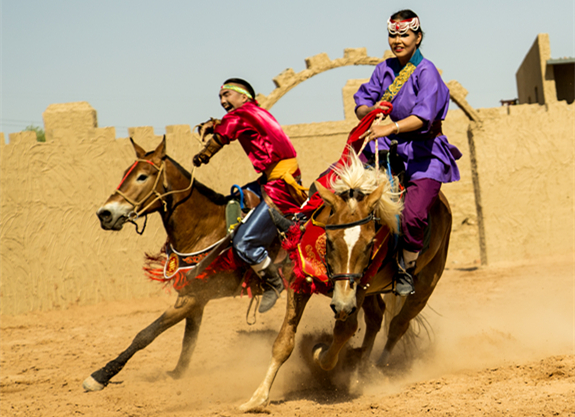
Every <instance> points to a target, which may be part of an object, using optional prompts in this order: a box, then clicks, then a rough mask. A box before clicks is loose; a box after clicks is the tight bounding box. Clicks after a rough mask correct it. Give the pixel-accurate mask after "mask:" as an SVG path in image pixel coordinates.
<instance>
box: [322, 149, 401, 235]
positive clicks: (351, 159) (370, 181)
mask: <svg viewBox="0 0 575 417" xmlns="http://www.w3.org/2000/svg"><path fill="white" fill-rule="evenodd" d="M334 172H335V173H336V174H337V178H336V179H335V180H334V181H333V182H332V184H330V186H331V188H332V189H333V190H334V192H335V193H336V194H343V193H345V192H346V191H349V190H358V191H361V192H362V193H363V194H371V193H372V192H373V191H375V189H376V188H377V187H379V186H380V185H381V184H384V186H383V187H384V188H383V193H382V195H381V198H380V200H379V203H378V206H377V208H376V210H375V214H376V216H377V217H379V218H380V219H381V220H380V222H381V223H382V224H385V225H387V226H388V227H389V228H390V229H391V230H393V231H394V232H395V233H397V232H398V222H397V217H396V216H397V215H400V214H401V210H402V209H403V204H402V202H401V201H400V198H399V197H400V195H401V193H400V192H399V187H398V185H399V180H398V179H397V178H395V179H394V181H393V183H394V184H393V186H392V184H391V183H390V181H389V178H388V176H387V174H386V173H385V172H383V171H380V170H376V169H374V168H372V167H364V165H363V163H362V162H361V160H360V159H359V157H358V156H357V154H356V153H355V151H354V150H353V149H350V152H349V156H348V161H347V163H346V164H344V165H338V166H336V167H335V168H334ZM348 204H349V205H350V206H351V208H352V209H354V206H355V205H356V204H357V200H355V199H354V198H350V199H349V200H348Z"/></svg>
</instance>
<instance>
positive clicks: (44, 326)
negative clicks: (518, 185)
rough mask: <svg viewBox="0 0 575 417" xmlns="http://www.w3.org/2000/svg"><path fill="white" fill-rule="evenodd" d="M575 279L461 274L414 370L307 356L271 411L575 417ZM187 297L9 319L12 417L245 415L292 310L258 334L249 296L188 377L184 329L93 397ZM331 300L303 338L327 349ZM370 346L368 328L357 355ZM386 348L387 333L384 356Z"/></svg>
mask: <svg viewBox="0 0 575 417" xmlns="http://www.w3.org/2000/svg"><path fill="white" fill-rule="evenodd" d="M574 276H575V275H574V264H573V260H572V259H550V260H547V261H546V262H539V263H536V264H535V263H533V264H527V263H523V264H519V265H517V264H516V265H506V266H498V267H486V268H479V269H472V268H470V269H468V270H463V269H460V270H456V269H452V270H447V271H446V272H445V274H444V276H443V278H442V281H441V282H440V283H439V285H438V288H437V290H436V293H435V294H434V296H433V297H432V299H431V302H430V306H429V307H428V308H426V309H425V310H424V311H425V317H426V318H427V320H428V321H429V323H430V325H431V327H432V329H433V332H432V337H431V341H426V339H425V338H423V337H422V339H421V346H422V350H420V351H419V352H418V353H417V354H416V356H415V358H414V359H413V360H412V361H411V362H409V363H408V362H406V361H405V360H404V359H405V357H406V353H405V351H401V350H398V352H397V355H396V362H397V364H398V365H397V366H395V367H394V368H392V369H389V370H387V371H386V372H385V373H376V372H373V373H372V374H370V375H369V376H366V377H363V378H360V377H359V376H358V375H357V374H356V373H355V372H349V373H340V374H339V375H336V376H335V377H334V378H332V380H331V381H332V383H331V384H327V383H325V382H324V383H323V384H322V383H320V382H318V380H317V379H315V378H314V377H313V376H312V373H310V370H309V368H308V366H307V365H306V362H305V361H304V360H303V359H302V357H303V356H305V355H304V353H306V352H304V351H303V350H302V349H301V348H299V347H298V348H297V349H296V351H295V352H294V354H293V355H292V357H291V358H290V360H289V361H288V362H287V363H286V365H285V366H284V368H282V370H281V371H280V374H279V376H278V378H277V380H276V383H275V385H274V388H273V390H272V393H271V404H270V405H269V406H268V408H267V409H266V411H265V412H264V413H268V414H271V415H274V416H312V415H313V416H372V415H383V416H392V415H401V416H530V417H531V416H574V415H575V356H574V328H575V320H574ZM174 298H175V297H174V294H162V295H160V296H158V297H156V298H151V299H143V300H132V301H128V302H122V303H120V302H114V303H103V304H99V305H95V306H89V307H74V308H71V309H69V310H65V311H54V312H48V313H34V314H26V315H21V316H16V317H2V321H1V344H0V347H1V358H0V362H1V381H0V382H1V402H0V412H1V415H2V417H4V416H50V417H52V416H82V415H84V416H100V417H116V416H166V417H171V416H174V417H181V416H233V415H241V414H242V413H240V412H239V411H238V410H237V407H238V406H239V405H240V404H241V403H243V402H244V401H246V400H247V399H249V397H250V396H251V394H252V392H253V390H254V389H255V388H256V387H257V385H258V383H259V381H260V379H261V378H262V377H263V374H264V372H265V369H266V366H267V363H268V359H269V357H270V348H271V344H272V342H273V339H274V337H275V334H276V332H277V330H278V329H279V325H280V323H281V320H282V316H283V308H282V307H280V306H278V307H275V308H274V309H273V310H272V311H271V312H269V313H267V314H266V315H263V316H262V315H260V316H258V321H257V323H256V324H255V325H253V326H248V325H247V324H246V322H245V313H246V308H247V305H248V301H247V299H246V298H235V299H232V298H228V299H223V300H217V301H214V302H211V303H210V304H209V305H208V308H207V310H206V314H205V316H204V322H203V327H202V330H201V332H200V336H199V341H198V346H197V348H196V352H195V354H194V358H193V359H192V363H191V366H190V370H189V372H188V374H187V376H186V377H184V378H183V379H181V380H173V379H171V378H169V377H168V376H166V371H168V370H170V369H172V368H173V367H174V366H175V364H176V361H177V358H178V356H179V349H180V344H181V337H182V334H183V327H182V324H180V325H178V326H176V327H174V328H172V329H170V330H169V331H167V332H166V333H165V334H163V335H162V336H161V337H160V338H158V339H157V340H156V341H155V342H154V343H152V345H150V346H149V347H148V348H147V349H146V350H144V351H142V352H140V353H138V354H137V355H136V356H135V357H134V358H133V359H132V360H131V362H129V363H128V365H127V366H126V368H125V369H124V370H123V371H122V372H121V373H120V374H118V375H117V376H116V377H115V378H114V379H113V383H112V384H110V385H109V386H108V387H107V388H106V389H105V390H103V391H100V392H96V393H84V392H83V390H82V387H81V384H82V381H83V380H84V378H85V377H87V376H88V375H89V374H90V373H92V372H93V371H95V370H96V369H98V368H100V367H101V366H103V365H104V364H105V363H106V362H107V361H109V360H111V359H113V358H114V357H115V356H116V355H117V354H119V353H120V352H121V351H122V350H123V349H125V348H126V347H127V346H128V345H129V343H130V341H131V340H132V338H133V337H134V336H135V335H136V333H137V332H138V331H139V330H141V329H142V328H144V327H145V326H146V325H147V324H149V323H150V322H151V321H153V320H154V319H155V318H156V317H158V316H159V315H160V314H161V312H162V311H163V310H164V309H165V308H166V307H167V306H168V305H170V304H171V303H172V302H173V300H174ZM284 299H285V296H284ZM328 302H329V300H328V299H327V298H324V297H319V296H318V297H316V298H313V299H312V300H311V301H310V305H309V307H308V310H307V312H306V313H307V314H306V315H305V316H304V319H303V321H302V324H301V326H300V331H299V333H298V340H299V341H301V340H312V341H315V340H316V339H318V338H319V334H320V333H322V332H323V331H326V330H329V329H330V328H331V326H332V325H333V319H332V314H331V311H330V310H329V307H328ZM280 304H283V303H280ZM362 327H363V326H362ZM361 337H362V330H361V329H360V332H359V333H358V335H356V336H355V337H354V338H353V339H352V341H351V345H352V346H358V345H359V344H360V342H361ZM383 343H384V337H383V336H381V337H380V340H378V342H377V351H376V353H377V354H378V353H379V352H381V347H382V345H383Z"/></svg>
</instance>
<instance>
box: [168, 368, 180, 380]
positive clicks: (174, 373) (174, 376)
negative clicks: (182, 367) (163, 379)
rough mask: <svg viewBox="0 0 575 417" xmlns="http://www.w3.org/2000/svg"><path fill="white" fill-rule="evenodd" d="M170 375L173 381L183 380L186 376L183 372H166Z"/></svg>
mask: <svg viewBox="0 0 575 417" xmlns="http://www.w3.org/2000/svg"><path fill="white" fill-rule="evenodd" d="M166 373H167V374H168V376H169V377H170V378H172V379H180V378H182V376H184V375H183V374H184V373H183V372H180V371H176V370H175V369H174V370H173V371H167V372H166Z"/></svg>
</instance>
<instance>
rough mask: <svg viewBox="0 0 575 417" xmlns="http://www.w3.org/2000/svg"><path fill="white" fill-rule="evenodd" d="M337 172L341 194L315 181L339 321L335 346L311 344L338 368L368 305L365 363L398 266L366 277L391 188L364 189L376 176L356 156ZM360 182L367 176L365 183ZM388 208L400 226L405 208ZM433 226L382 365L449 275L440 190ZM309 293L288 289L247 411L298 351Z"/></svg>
mask: <svg viewBox="0 0 575 417" xmlns="http://www.w3.org/2000/svg"><path fill="white" fill-rule="evenodd" d="M338 174H339V177H340V183H336V184H335V187H334V190H335V191H336V193H335V194H333V193H332V192H331V191H329V190H328V189H326V188H325V187H323V186H322V185H321V184H319V183H317V182H316V186H317V188H318V192H319V193H320V195H321V197H322V198H323V200H324V202H325V203H326V205H327V208H328V209H327V210H324V211H323V212H322V213H321V215H320V216H318V218H317V220H318V222H323V223H324V224H325V229H326V256H325V261H326V265H327V269H328V275H329V277H330V280H331V282H332V284H333V295H332V302H331V307H332V309H333V311H334V312H335V318H336V322H335V327H334V330H333V340H332V343H331V345H330V346H327V345H324V344H318V345H316V346H315V347H314V348H313V360H314V362H315V363H316V364H317V365H318V366H319V367H320V368H322V369H324V370H331V369H333V368H334V367H335V366H336V364H337V362H338V357H339V353H340V351H341V349H342V348H343V347H344V345H345V344H346V343H347V341H348V340H349V339H350V338H351V337H352V336H353V335H354V333H355V332H356V331H357V329H358V318H357V314H358V311H359V308H363V310H364V312H365V322H366V333H365V336H364V339H363V343H362V347H361V349H360V354H361V357H360V366H362V367H365V366H366V363H368V359H369V356H370V354H371V352H372V349H373V345H374V341H375V337H376V335H377V333H378V332H379V330H380V329H381V324H382V321H383V316H384V311H385V309H386V305H385V303H384V301H383V299H382V297H381V293H383V292H388V291H389V289H390V288H392V285H393V283H392V277H393V275H394V273H395V272H396V269H397V265H396V262H395V260H393V259H389V258H388V260H387V261H386V262H384V263H383V265H382V267H381V268H380V269H379V271H378V272H377V274H376V275H375V276H374V277H373V279H372V280H371V281H370V282H369V285H367V284H366V283H365V281H362V276H363V273H364V270H365V268H366V266H367V265H368V261H369V256H368V254H369V253H371V251H370V249H371V246H372V244H373V240H374V237H375V236H376V231H375V224H374V223H375V222H374V221H373V220H374V216H373V214H372V213H373V211H374V209H375V208H376V205H377V201H378V200H379V199H380V196H383V197H384V199H385V198H389V197H390V195H389V194H390V189H389V187H388V188H387V191H385V190H383V188H382V187H384V185H383V184H382V185H380V186H379V187H377V188H375V190H374V189H373V188H374V187H373V186H372V187H371V190H369V189H368V190H365V189H364V185H365V182H368V183H369V182H373V181H372V180H368V179H367V178H366V177H368V176H366V175H365V174H366V173H365V172H364V168H363V166H362V165H361V163H360V162H359V160H357V157H355V156H352V161H351V164H350V166H349V167H344V168H343V169H342V170H341V171H340V172H339V173H338ZM380 175H381V173H379V172H378V173H377V178H378V179H377V181H380V182H381V181H382V182H385V179H384V178H381V176H380ZM357 179H361V180H360V181H359V183H358V181H357ZM379 201H381V200H379ZM388 202H389V201H388ZM385 206H387V209H384V210H383V211H384V214H383V215H382V214H381V213H377V211H376V214H377V216H378V217H380V218H381V220H382V223H383V227H386V226H387V227H389V228H390V229H391V230H394V229H395V228H396V226H397V222H396V221H395V219H394V216H395V214H397V213H398V210H399V208H398V207H395V208H394V207H393V204H391V205H390V204H387V205H384V207H385ZM330 211H331V213H330ZM430 224H431V225H432V227H433V231H432V234H431V241H430V244H429V246H428V248H427V249H426V250H425V252H424V253H422V254H421V256H420V258H419V259H418V261H417V268H416V272H415V274H416V278H415V294H413V295H409V296H408V297H406V298H405V301H404V303H403V305H402V307H401V308H400V310H399V311H398V312H393V319H392V320H391V323H390V324H389V331H388V334H387V343H386V345H385V348H384V350H383V353H382V354H381V356H380V358H379V360H378V361H377V365H378V366H380V367H383V366H385V365H386V364H387V363H388V360H389V356H390V354H391V352H392V350H393V348H394V346H395V345H396V344H397V342H398V341H399V340H400V338H401V337H402V336H403V335H404V334H405V333H406V331H407V330H408V328H409V324H410V321H411V320H412V319H414V318H416V316H417V315H418V314H419V313H420V312H421V310H422V309H423V307H424V306H425V305H426V303H427V300H428V299H429V297H430V296H431V294H432V292H433V290H434V288H435V286H436V284H437V282H438V281H439V278H440V277H441V274H442V273H443V269H444V266H445V261H446V257H447V249H448V245H449V236H450V233H451V211H450V208H449V204H448V203H447V200H446V199H445V197H444V196H443V194H440V197H439V199H438V200H437V202H436V203H435V204H434V205H433V207H432V208H431V211H430ZM309 298H310V295H309V294H306V293H302V292H300V293H294V291H293V290H292V289H290V290H289V291H288V303H287V309H286V315H285V319H284V322H283V325H282V328H281V330H280V333H279V335H278V336H277V338H276V340H275V342H274V345H273V350H272V360H271V363H270V365H269V367H268V371H267V373H266V375H265V377H264V380H263V381H262V382H261V384H260V386H259V387H258V389H257V390H256V391H255V393H254V394H253V396H252V398H251V399H250V400H249V401H248V402H246V403H245V404H243V405H241V406H240V409H241V410H243V411H250V410H255V409H258V408H260V407H262V406H265V405H266V404H267V403H268V401H269V392H270V389H271V386H272V384H273V381H274V379H275V377H276V375H277V372H278V371H279V368H280V367H281V365H282V364H283V363H284V362H285V361H286V360H287V359H288V358H289V356H290V355H291V353H292V351H293V348H294V344H295V333H296V330H297V327H298V323H299V322H300V319H301V317H302V314H303V311H304V309H305V306H306V303H307V301H308V300H309ZM398 298H399V297H398ZM387 307H388V308H390V306H387Z"/></svg>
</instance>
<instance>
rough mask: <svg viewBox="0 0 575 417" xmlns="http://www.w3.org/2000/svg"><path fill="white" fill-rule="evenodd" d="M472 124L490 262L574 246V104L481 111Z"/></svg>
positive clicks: (569, 250) (567, 250) (554, 252)
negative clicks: (479, 122) (478, 120)
mask: <svg viewBox="0 0 575 417" xmlns="http://www.w3.org/2000/svg"><path fill="white" fill-rule="evenodd" d="M479 114H480V115H481V117H482V120H483V121H482V123H481V124H480V125H477V126H474V127H473V135H474V139H475V143H476V158H477V167H478V178H479V187H480V190H481V199H482V211H483V223H484V228H485V246H486V255H487V261H488V262H489V263H490V264H492V263H498V262H504V261H515V260H520V259H533V258H538V257H544V256H550V255H559V254H561V255H563V254H572V253H573V251H574V250H575V234H574V233H575V227H574V219H575V213H574V194H575V161H574V158H575V105H574V104H569V105H568V104H567V103H566V102H565V101H560V102H555V103H551V104H547V105H545V106H540V105H537V104H531V105H527V104H525V105H520V106H509V107H499V108H491V109H481V110H480V111H479Z"/></svg>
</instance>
